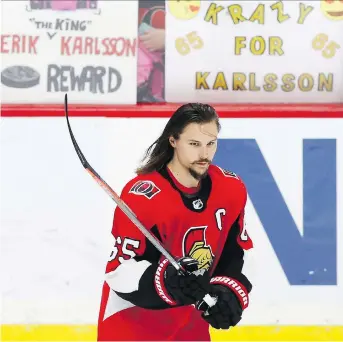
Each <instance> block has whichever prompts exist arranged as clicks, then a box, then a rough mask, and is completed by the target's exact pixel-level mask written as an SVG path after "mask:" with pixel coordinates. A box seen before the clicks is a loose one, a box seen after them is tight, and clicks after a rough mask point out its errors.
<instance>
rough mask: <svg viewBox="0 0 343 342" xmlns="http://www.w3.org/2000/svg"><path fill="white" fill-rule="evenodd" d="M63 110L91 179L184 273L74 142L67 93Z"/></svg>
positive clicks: (210, 303) (180, 269)
mask: <svg viewBox="0 0 343 342" xmlns="http://www.w3.org/2000/svg"><path fill="white" fill-rule="evenodd" d="M64 112H65V116H66V119H67V125H68V130H69V134H70V138H71V141H72V142H73V145H74V148H75V151H76V153H77V155H78V156H79V159H80V161H81V164H82V165H83V167H84V168H85V169H86V171H87V172H88V173H89V174H90V175H91V176H92V177H93V179H94V180H95V181H96V182H97V183H98V184H99V185H100V186H101V187H102V188H103V189H104V190H105V191H106V193H107V194H108V195H109V196H110V197H111V198H112V199H113V201H114V202H115V203H116V204H117V206H118V207H119V208H120V209H121V210H122V211H123V212H124V213H125V215H126V216H127V217H128V218H129V219H130V220H131V221H132V222H133V223H134V224H135V225H136V227H137V228H138V229H139V230H140V231H141V232H142V233H143V234H144V236H145V237H146V238H147V239H148V240H149V241H150V242H151V243H152V244H153V245H154V246H155V247H156V249H157V250H158V251H159V252H161V254H162V255H164V256H165V257H166V258H167V260H168V261H169V262H170V263H171V264H172V265H173V266H174V267H175V268H176V270H177V271H178V272H180V273H181V274H184V273H185V270H184V269H183V267H182V266H181V265H180V264H179V263H178V262H177V261H176V260H175V259H174V257H173V256H172V255H171V254H170V253H169V252H168V251H167V250H166V249H165V247H163V245H162V244H161V243H160V241H159V240H157V239H156V238H155V237H154V236H153V235H152V234H151V233H150V232H149V230H147V229H146V228H145V227H144V226H143V224H142V223H141V222H140V221H139V220H138V218H137V216H136V215H135V213H134V212H133V211H132V210H131V209H130V208H129V207H128V205H127V204H126V203H125V202H124V201H123V200H122V199H121V198H120V197H119V196H118V195H117V193H116V192H115V191H114V190H113V189H112V188H111V187H110V186H109V185H108V184H107V183H106V182H105V181H104V180H103V179H102V178H101V176H100V175H99V174H98V173H97V172H96V171H95V170H94V169H93V168H92V167H91V166H90V164H89V163H88V161H87V160H86V158H85V156H84V155H83V153H82V152H81V149H80V147H79V145H78V144H77V142H76V139H75V137H74V134H73V131H72V129H71V127H70V123H69V117H68V97H67V94H66V95H65V98H64ZM203 300H204V302H205V303H206V304H207V305H208V306H209V307H211V306H213V305H215V303H216V299H215V298H212V297H211V296H210V295H209V294H207V295H205V297H204V298H203Z"/></svg>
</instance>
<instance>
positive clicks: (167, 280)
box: [154, 257, 210, 306]
mask: <svg viewBox="0 0 343 342" xmlns="http://www.w3.org/2000/svg"><path fill="white" fill-rule="evenodd" d="M178 262H179V264H180V265H181V266H182V267H183V268H184V269H185V270H186V274H184V275H183V274H180V273H179V272H178V271H177V270H176V269H175V267H174V266H173V265H171V264H170V263H169V261H168V260H167V259H164V260H163V261H162V262H161V263H160V264H159V266H158V268H157V271H156V274H155V278H154V283H155V289H156V291H157V294H158V295H159V296H160V298H162V299H163V300H164V301H165V302H167V303H168V304H170V305H171V306H174V305H190V304H195V303H196V302H197V301H200V300H202V299H203V298H204V296H205V295H206V294H207V293H208V290H209V287H210V286H209V281H210V276H209V273H208V271H207V270H205V269H200V270H199V269H198V262H197V260H195V259H192V258H190V257H184V258H181V259H179V260H178Z"/></svg>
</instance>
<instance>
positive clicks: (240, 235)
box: [211, 186, 253, 308]
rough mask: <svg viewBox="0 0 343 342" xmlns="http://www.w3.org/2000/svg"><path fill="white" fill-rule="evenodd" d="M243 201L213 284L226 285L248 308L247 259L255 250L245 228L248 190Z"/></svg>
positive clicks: (230, 228)
mask: <svg viewBox="0 0 343 342" xmlns="http://www.w3.org/2000/svg"><path fill="white" fill-rule="evenodd" d="M243 192H245V193H244V194H243V201H242V205H241V210H240V213H239V215H238V217H237V219H236V220H235V222H234V223H233V224H232V225H231V227H229V231H228V234H227V237H226V241H225V244H224V247H223V249H222V253H221V255H220V259H219V261H218V264H217V266H216V268H215V270H214V272H213V275H212V276H213V278H212V280H211V283H213V284H216V283H217V284H220V283H223V284H224V283H225V285H229V287H230V288H231V289H232V290H233V291H234V292H235V293H236V295H237V297H238V299H239V300H240V302H241V303H242V306H243V308H246V307H247V306H248V303H249V296H248V295H249V293H250V292H251V290H252V284H251V282H250V281H249V279H248V278H247V276H246V275H245V274H244V271H245V267H244V264H245V259H246V257H247V255H248V254H250V253H251V250H252V249H253V242H252V240H251V238H250V236H249V235H248V232H247V229H246V226H245V205H246V198H247V194H246V189H245V186H244V187H243Z"/></svg>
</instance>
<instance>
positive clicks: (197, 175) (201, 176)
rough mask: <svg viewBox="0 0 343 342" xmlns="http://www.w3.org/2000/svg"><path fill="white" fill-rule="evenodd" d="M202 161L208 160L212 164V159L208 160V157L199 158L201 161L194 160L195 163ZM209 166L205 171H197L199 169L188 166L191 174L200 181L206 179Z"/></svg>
mask: <svg viewBox="0 0 343 342" xmlns="http://www.w3.org/2000/svg"><path fill="white" fill-rule="evenodd" d="M201 162H206V163H208V164H209V165H210V164H211V161H210V160H208V159H206V160H199V161H196V162H194V163H193V164H195V165H196V163H201ZM208 167H209V166H208ZM208 167H207V169H206V170H205V171H204V172H203V173H200V172H197V171H195V170H194V169H193V168H191V167H190V168H188V171H189V173H190V174H191V176H192V177H193V178H194V179H196V180H198V181H200V180H202V179H204V178H206V177H207V173H208Z"/></svg>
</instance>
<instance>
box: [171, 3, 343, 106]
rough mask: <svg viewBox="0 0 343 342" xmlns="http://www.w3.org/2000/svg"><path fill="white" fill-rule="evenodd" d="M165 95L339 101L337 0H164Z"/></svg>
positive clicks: (341, 53) (341, 39) (340, 21)
mask: <svg viewBox="0 0 343 342" xmlns="http://www.w3.org/2000/svg"><path fill="white" fill-rule="evenodd" d="M166 27H167V30H166V99H167V101H168V102H189V101H202V102H212V103H232V102H249V103H258V102H265V103H266V102H274V103H275V102H288V103H290V102H291V103H299V102H310V103H316V102H327V103H330V102H343V2H342V1H331V2H328V1H323V0H322V1H295V0H292V1H243V0H239V1H215V2H210V1H199V0H198V1H178V2H177V1H173V0H167V1H166Z"/></svg>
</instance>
